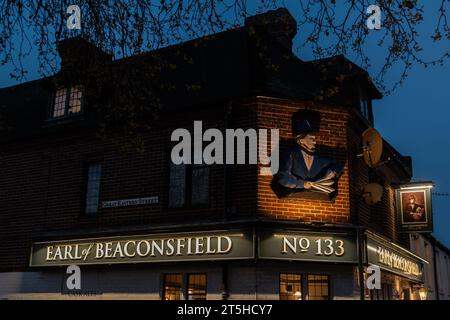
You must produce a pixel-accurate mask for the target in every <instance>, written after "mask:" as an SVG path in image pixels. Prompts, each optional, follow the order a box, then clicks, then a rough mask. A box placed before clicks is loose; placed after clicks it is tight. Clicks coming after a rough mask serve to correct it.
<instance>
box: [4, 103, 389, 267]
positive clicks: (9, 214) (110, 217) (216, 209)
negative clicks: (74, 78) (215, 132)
mask: <svg viewBox="0 0 450 320" xmlns="http://www.w3.org/2000/svg"><path fill="white" fill-rule="evenodd" d="M227 106H228V108H227ZM230 106H231V107H232V108H229V107H230ZM227 109H228V110H229V111H230V112H229V113H228V115H227V116H226V114H227V112H226V110H227ZM299 110H313V111H318V112H320V114H321V122H320V132H319V134H317V141H318V146H319V147H318V149H319V150H321V151H323V153H324V155H325V156H328V157H331V158H334V159H338V160H340V161H342V162H343V163H345V166H344V170H343V174H342V176H341V178H340V180H339V186H338V188H339V194H338V196H337V198H336V199H335V201H334V202H326V201H320V200H299V199H278V198H277V197H276V195H275V194H274V193H273V191H272V189H271V187H270V182H271V177H270V176H261V175H258V166H256V165H245V166H243V165H228V166H227V168H226V179H225V178H224V174H225V170H224V166H223V165H215V166H212V167H211V169H210V170H211V171H210V205H209V206H207V207H201V208H200V207H197V208H185V209H177V210H174V209H169V208H168V207H167V202H168V185H169V170H168V168H169V160H170V150H171V144H170V135H171V132H172V130H173V129H175V128H187V129H191V128H192V127H193V121H194V120H202V121H203V130H206V129H207V128H212V127H214V128H219V129H223V128H224V127H225V123H227V127H228V128H243V129H244V130H245V129H247V128H267V129H272V128H279V129H280V138H281V139H284V140H288V139H290V138H291V136H292V134H291V118H292V115H293V114H294V113H295V112H297V111H299ZM355 119H356V118H355V114H353V113H352V112H351V111H350V110H349V109H347V108H341V107H330V106H320V105H314V104H312V103H306V102H299V101H297V102H294V101H288V100H281V99H269V98H262V97H259V98H252V99H244V100H243V101H235V102H234V103H233V104H231V105H230V104H229V103H228V102H227V103H217V104H214V103H211V104H209V105H207V106H203V107H202V108H199V109H195V110H194V109H193V110H190V112H171V113H170V114H169V115H164V114H163V115H162V116H161V119H160V120H159V121H158V123H156V124H154V126H153V128H152V130H150V131H149V132H146V133H145V134H144V141H145V147H146V148H145V150H144V151H143V152H138V151H137V150H136V149H134V148H128V149H127V150H122V148H121V146H126V145H128V141H127V139H126V138H125V137H123V136H121V135H119V134H117V135H110V136H109V139H108V140H99V139H97V138H95V132H94V131H92V130H86V129H84V130H79V131H73V130H72V131H67V132H62V133H60V134H55V135H51V136H41V137H34V138H32V139H28V140H22V141H16V142H11V143H8V144H2V145H1V148H0V168H1V174H0V210H1V211H0V212H1V214H0V257H1V258H0V269H4V270H20V269H24V268H26V267H27V265H28V260H29V254H30V247H31V244H32V242H33V241H36V240H39V239H41V238H42V234H44V233H47V232H49V231H60V230H72V231H76V232H78V233H79V234H81V235H83V232H84V231H83V230H84V229H89V230H90V232H94V234H92V233H91V234H90V235H91V236H94V235H95V232H96V230H98V233H99V234H100V233H101V232H102V230H104V229H106V228H109V227H125V228H126V227H127V226H142V225H147V226H152V225H154V224H159V223H174V224H184V223H190V224H195V223H196V222H205V221H211V222H218V221H219V222H220V221H224V220H225V219H242V218H248V217H255V216H256V215H257V214H259V215H260V216H263V217H269V218H274V219H284V220H296V221H306V222H311V221H318V222H328V223H356V224H363V225H367V226H369V227H371V228H373V229H375V230H377V231H378V232H381V233H383V234H385V235H386V236H388V237H389V238H392V239H396V238H397V235H396V233H395V219H394V212H395V211H394V196H393V191H392V190H391V189H390V188H389V186H387V185H386V186H385V188H386V191H387V192H385V196H384V197H383V201H382V202H381V203H379V204H378V205H376V206H372V207H369V206H367V205H366V204H364V203H363V201H362V200H361V197H360V194H361V190H362V187H363V186H364V185H365V184H366V183H367V182H369V181H370V179H369V175H370V172H369V170H368V168H367V166H366V165H365V163H364V161H362V159H361V158H357V157H356V154H358V153H360V148H361V141H360V136H361V133H362V130H363V129H364V126H361V125H356V124H357V120H355ZM91 161H101V163H102V180H101V187H100V188H101V189H100V203H101V202H102V201H109V200H119V199H128V198H139V197H149V196H158V197H159V203H158V204H152V205H146V206H134V207H123V208H108V209H100V211H99V213H98V214H97V215H95V216H94V217H86V216H85V215H84V214H83V212H84V205H85V204H84V201H83V200H84V183H85V181H84V177H83V171H84V168H85V165H86V163H89V162H91ZM349 172H350V173H351V174H350V173H349ZM225 185H226V186H225ZM225 190H226V194H225ZM225 199H227V205H226V207H225ZM59 238H60V239H61V238H62V236H59Z"/></svg>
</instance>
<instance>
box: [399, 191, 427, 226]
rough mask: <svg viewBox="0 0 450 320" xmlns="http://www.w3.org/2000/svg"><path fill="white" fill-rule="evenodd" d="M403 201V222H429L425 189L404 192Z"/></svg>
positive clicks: (402, 194)
mask: <svg viewBox="0 0 450 320" xmlns="http://www.w3.org/2000/svg"><path fill="white" fill-rule="evenodd" d="M401 201H402V221H403V223H422V222H427V215H426V212H425V210H426V207H425V191H418V192H417V191H416V192H402V193H401Z"/></svg>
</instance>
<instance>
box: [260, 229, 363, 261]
mask: <svg viewBox="0 0 450 320" xmlns="http://www.w3.org/2000/svg"><path fill="white" fill-rule="evenodd" d="M259 241H260V242H259V254H258V256H259V257H260V258H263V259H264V258H265V259H281V260H302V261H321V262H349V263H357V262H358V257H357V251H356V237H355V236H354V235H349V234H343V233H313V232H301V231H289V232H286V231H280V232H269V231H267V232H262V233H261V235H260V237H259Z"/></svg>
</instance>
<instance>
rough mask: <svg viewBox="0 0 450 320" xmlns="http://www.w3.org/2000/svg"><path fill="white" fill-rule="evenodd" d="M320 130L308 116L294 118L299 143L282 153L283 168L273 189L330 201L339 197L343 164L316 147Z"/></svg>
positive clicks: (279, 192)
mask: <svg viewBox="0 0 450 320" xmlns="http://www.w3.org/2000/svg"><path fill="white" fill-rule="evenodd" d="M318 120H320V119H318ZM315 122H317V121H315ZM318 131H319V130H318V129H317V127H315V126H314V125H313V122H312V121H310V120H309V119H307V118H299V119H292V136H293V139H294V140H295V142H296V143H295V145H293V146H291V147H290V148H288V149H287V150H285V151H284V152H283V153H282V154H281V157H280V168H279V171H278V173H277V174H276V175H275V176H274V179H273V181H272V189H273V191H274V192H275V194H276V195H277V196H278V197H279V198H284V197H300V198H312V199H324V200H328V201H329V200H333V199H334V198H335V197H336V195H337V182H338V180H339V178H340V175H341V173H342V169H343V166H342V164H341V163H339V161H336V160H334V159H329V158H327V157H324V156H322V155H321V154H319V153H318V152H316V151H315V150H316V148H315V146H316V137H315V135H316V133H318Z"/></svg>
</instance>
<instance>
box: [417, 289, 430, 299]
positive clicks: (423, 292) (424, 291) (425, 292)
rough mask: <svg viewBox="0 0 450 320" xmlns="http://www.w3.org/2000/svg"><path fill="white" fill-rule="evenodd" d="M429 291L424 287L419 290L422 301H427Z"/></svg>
mask: <svg viewBox="0 0 450 320" xmlns="http://www.w3.org/2000/svg"><path fill="white" fill-rule="evenodd" d="M427 295H428V290H427V289H425V288H424V287H422V288H420V290H419V297H420V300H427Z"/></svg>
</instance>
